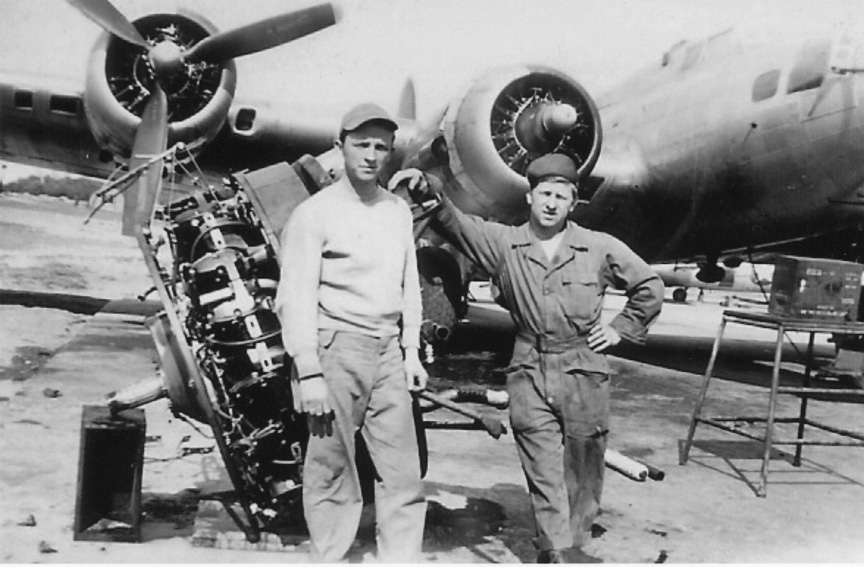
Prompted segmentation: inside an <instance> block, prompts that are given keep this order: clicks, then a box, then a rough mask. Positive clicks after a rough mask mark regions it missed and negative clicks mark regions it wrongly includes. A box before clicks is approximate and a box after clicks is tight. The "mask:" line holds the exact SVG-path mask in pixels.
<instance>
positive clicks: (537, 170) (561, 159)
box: [525, 154, 579, 187]
mask: <svg viewBox="0 0 864 567" xmlns="http://www.w3.org/2000/svg"><path fill="white" fill-rule="evenodd" d="M525 176H526V177H527V178H528V184H529V185H530V186H531V187H535V186H536V185H537V184H538V183H540V181H541V180H542V179H543V178H544V177H550V176H557V177H563V178H564V179H566V180H567V181H570V182H571V183H573V185H577V186H578V185H579V170H578V168H577V167H576V164H575V163H574V162H573V160H572V159H570V157H568V156H566V155H564V154H546V155H544V156H542V157H539V158H537V159H535V160H534V161H532V162H531V163H530V164H529V165H528V169H527V170H526V171H525Z"/></svg>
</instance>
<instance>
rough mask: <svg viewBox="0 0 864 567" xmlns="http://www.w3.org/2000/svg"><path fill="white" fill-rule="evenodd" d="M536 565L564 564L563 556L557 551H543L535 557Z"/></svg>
mask: <svg viewBox="0 0 864 567" xmlns="http://www.w3.org/2000/svg"><path fill="white" fill-rule="evenodd" d="M537 563H564V556H563V555H561V552H560V551H559V550H557V549H544V550H543V551H541V552H540V554H539V555H538V556H537Z"/></svg>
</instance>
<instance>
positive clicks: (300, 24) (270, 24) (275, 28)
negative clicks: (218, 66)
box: [185, 4, 336, 63]
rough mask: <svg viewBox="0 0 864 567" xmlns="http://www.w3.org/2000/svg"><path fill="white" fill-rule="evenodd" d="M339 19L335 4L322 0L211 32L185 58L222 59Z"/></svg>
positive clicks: (266, 46) (285, 40) (261, 48)
mask: <svg viewBox="0 0 864 567" xmlns="http://www.w3.org/2000/svg"><path fill="white" fill-rule="evenodd" d="M335 23H336V14H335V13H334V11H333V6H332V5H330V4H319V5H317V6H312V7H310V8H304V9H302V10H297V11H294V12H290V13H288V14H283V15H281V16H274V17H272V18H267V19H266V20H261V21H260V22H255V23H253V24H249V25H247V26H243V27H240V28H237V29H234V30H230V31H226V32H220V33H217V34H215V35H211V36H210V37H208V38H206V39H204V40H203V41H201V42H199V43H198V44H197V45H195V46H194V47H193V48H192V49H190V50H189V51H188V52H187V53H186V57H185V60H186V61H188V62H189V63H197V62H198V61H213V62H217V61H218V62H221V61H225V60H227V59H233V58H234V57H241V56H243V55H249V54H251V53H257V52H259V51H264V50H265V49H270V48H271V47H276V46H277V45H282V44H283V43H288V42H289V41H294V40H295V39H299V38H301V37H303V36H307V35H309V34H311V33H314V32H316V31H318V30H321V29H324V28H326V27H329V26H332V25H333V24H335Z"/></svg>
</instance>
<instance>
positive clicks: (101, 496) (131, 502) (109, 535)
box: [74, 406, 147, 542]
mask: <svg viewBox="0 0 864 567" xmlns="http://www.w3.org/2000/svg"><path fill="white" fill-rule="evenodd" d="M146 429H147V423H146V421H145V419H144V410H142V409H128V410H123V411H121V412H119V413H118V414H117V415H116V416H112V415H111V412H110V411H109V409H108V408H107V407H105V406H84V408H83V412H82V416H81V446H80V449H79V455H78V493H77V496H76V499H75V526H74V538H75V540H91V541H125V542H139V541H141V473H142V468H143V463H144V438H145V432H146Z"/></svg>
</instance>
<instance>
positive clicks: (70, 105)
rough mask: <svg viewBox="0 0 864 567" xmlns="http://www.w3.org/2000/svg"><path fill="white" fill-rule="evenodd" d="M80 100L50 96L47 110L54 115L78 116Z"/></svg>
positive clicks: (71, 97) (73, 97)
mask: <svg viewBox="0 0 864 567" xmlns="http://www.w3.org/2000/svg"><path fill="white" fill-rule="evenodd" d="M80 100H81V99H79V98H78V97H75V96H63V95H51V98H50V99H49V100H48V108H49V109H50V110H51V112H54V113H58V114H73V115H75V114H78V108H79V107H80Z"/></svg>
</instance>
